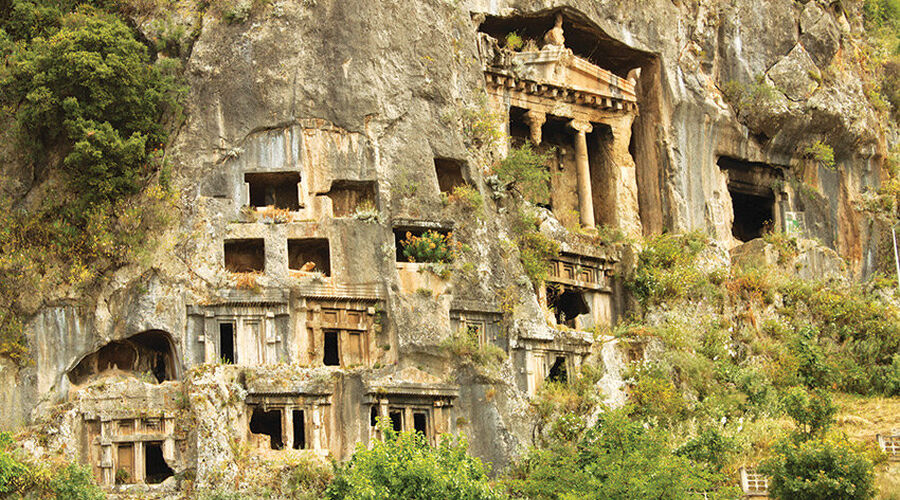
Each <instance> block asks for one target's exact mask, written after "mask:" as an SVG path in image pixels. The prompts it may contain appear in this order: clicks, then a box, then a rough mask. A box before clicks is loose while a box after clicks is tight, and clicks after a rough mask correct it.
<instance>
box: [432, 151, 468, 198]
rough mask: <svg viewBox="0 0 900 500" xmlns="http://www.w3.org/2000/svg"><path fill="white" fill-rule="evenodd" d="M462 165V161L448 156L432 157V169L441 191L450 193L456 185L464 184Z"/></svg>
mask: <svg viewBox="0 0 900 500" xmlns="http://www.w3.org/2000/svg"><path fill="white" fill-rule="evenodd" d="M463 165H464V163H463V162H461V161H459V160H452V159H450V158H435V159H434V170H435V172H436V173H437V179H438V187H440V189H441V192H442V193H451V192H453V188H455V187H456V186H463V185H465V183H466V181H465V179H463Z"/></svg>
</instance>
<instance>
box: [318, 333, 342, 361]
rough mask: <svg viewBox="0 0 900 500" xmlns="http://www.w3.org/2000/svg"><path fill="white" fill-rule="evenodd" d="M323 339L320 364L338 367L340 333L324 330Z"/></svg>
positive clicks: (339, 359)
mask: <svg viewBox="0 0 900 500" xmlns="http://www.w3.org/2000/svg"><path fill="white" fill-rule="evenodd" d="M323 334H324V339H323V342H322V347H323V351H324V353H323V356H322V363H323V364H324V365H325V366H340V365H341V355H340V346H339V340H338V339H339V336H340V332H338V331H335V330H325V331H324V332H323Z"/></svg>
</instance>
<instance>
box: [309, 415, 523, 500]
mask: <svg viewBox="0 0 900 500" xmlns="http://www.w3.org/2000/svg"><path fill="white" fill-rule="evenodd" d="M379 427H380V428H381V431H382V432H383V433H384V436H385V438H384V441H378V440H376V441H375V442H374V443H373V444H372V447H371V448H370V449H366V448H365V447H364V446H362V445H359V446H357V448H356V452H355V453H354V454H353V457H352V458H351V459H350V461H349V462H347V463H346V464H345V465H344V466H342V467H341V468H340V469H338V471H337V475H336V476H335V479H334V482H332V483H331V485H330V486H329V487H328V490H327V491H326V496H327V498H329V499H342V500H389V499H390V500H392V499H397V498H404V499H409V500H432V499H433V500H438V499H440V500H501V499H503V498H505V497H504V496H503V495H501V494H499V493H495V492H494V491H492V490H491V488H490V486H489V484H488V481H487V467H486V466H485V465H484V464H483V463H482V462H481V460H479V459H477V458H473V457H471V456H469V455H468V454H467V452H466V450H467V449H468V443H467V442H466V440H465V438H455V437H453V436H442V437H441V440H440V442H439V444H438V445H437V446H436V447H432V446H429V445H428V443H427V442H426V440H425V436H423V435H422V434H421V433H417V432H401V433H397V432H394V431H393V430H392V429H391V427H390V425H389V422H388V421H385V420H381V419H380V420H379Z"/></svg>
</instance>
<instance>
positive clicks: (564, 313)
mask: <svg viewBox="0 0 900 500" xmlns="http://www.w3.org/2000/svg"><path fill="white" fill-rule="evenodd" d="M547 307H548V308H550V309H551V310H552V311H553V316H554V317H555V318H556V324H557V325H565V326H568V327H569V328H575V318H577V317H578V316H580V315H582V314H587V313H589V312H591V309H590V307H588V303H587V300H585V298H584V292H582V291H581V290H578V289H575V288H569V287H559V286H552V285H551V286H548V287H547Z"/></svg>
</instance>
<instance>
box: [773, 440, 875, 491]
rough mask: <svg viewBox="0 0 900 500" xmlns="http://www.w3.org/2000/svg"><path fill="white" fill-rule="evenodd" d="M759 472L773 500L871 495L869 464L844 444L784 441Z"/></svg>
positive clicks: (872, 483)
mask: <svg viewBox="0 0 900 500" xmlns="http://www.w3.org/2000/svg"><path fill="white" fill-rule="evenodd" d="M760 471H761V472H763V473H765V474H767V475H768V476H769V477H770V481H769V496H770V497H771V498H773V499H776V500H781V499H783V500H826V499H827V500H865V499H869V498H873V497H874V496H875V487H874V472H873V465H872V462H871V461H869V460H868V459H867V458H866V457H865V456H863V455H862V454H859V453H858V452H856V450H854V449H853V448H852V447H851V446H849V445H848V444H847V443H844V442H837V443H836V442H829V441H825V440H818V439H814V440H807V441H800V442H796V441H793V440H784V441H782V442H781V443H779V445H777V446H776V448H775V456H774V457H773V458H771V459H770V460H768V461H767V462H765V463H763V465H762V467H760Z"/></svg>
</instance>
